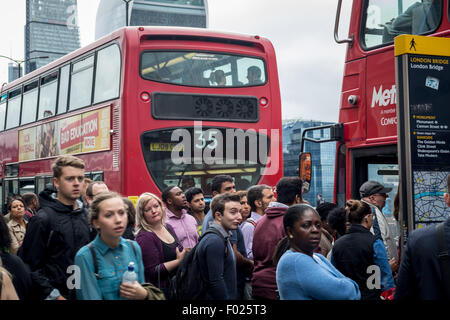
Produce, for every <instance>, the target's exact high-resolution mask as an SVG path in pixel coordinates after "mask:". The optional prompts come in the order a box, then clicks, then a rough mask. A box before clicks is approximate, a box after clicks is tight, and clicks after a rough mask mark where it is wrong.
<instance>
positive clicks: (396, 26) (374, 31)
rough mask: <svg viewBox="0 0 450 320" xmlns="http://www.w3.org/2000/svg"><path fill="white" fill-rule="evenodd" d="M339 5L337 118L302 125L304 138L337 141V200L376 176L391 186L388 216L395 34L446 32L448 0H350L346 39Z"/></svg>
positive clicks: (392, 180) (394, 181)
mask: <svg viewBox="0 0 450 320" xmlns="http://www.w3.org/2000/svg"><path fill="white" fill-rule="evenodd" d="M341 5H342V1H339V2H338V10H337V15H336V22H335V30H334V32H335V40H336V42H338V43H347V53H346V58H345V66H344V74H343V81H342V91H341V100H340V106H339V121H338V123H337V124H336V125H333V126H326V127H323V128H311V129H307V130H305V132H304V137H305V139H304V142H305V143H306V142H308V141H312V142H324V143H325V142H326V143H336V144H337V145H336V150H337V152H336V168H335V188H334V190H335V199H334V200H335V202H337V203H338V204H339V205H340V206H343V205H344V203H345V200H347V199H359V198H360V195H359V188H360V186H361V185H362V184H363V183H364V182H365V181H367V180H376V181H379V182H381V183H382V184H383V185H385V186H387V187H392V191H391V193H390V194H389V198H388V199H387V204H386V206H385V207H384V208H383V212H384V213H385V215H386V216H388V217H392V213H393V210H394V199H395V196H396V194H397V190H398V183H399V178H398V177H399V175H398V154H397V152H398V151H397V109H396V103H397V94H398V93H397V89H396V82H395V59H394V38H395V37H396V36H398V35H401V34H413V35H416V34H417V35H418V34H420V35H426V36H433V37H449V36H450V22H449V19H450V18H449V17H450V15H449V14H450V7H449V1H443V0H424V1H416V0H398V1H391V0H354V1H353V2H352V5H351V14H350V19H349V31H348V37H347V38H345V39H340V35H339V30H338V29H339V25H340V22H341V21H340V16H341ZM315 130H322V131H324V130H325V131H326V130H328V131H326V134H325V135H324V137H325V139H313V138H311V137H312V136H314V134H312V133H309V131H315ZM316 136H317V135H316ZM330 141H337V142H330ZM304 157H305V155H304ZM312 161H314V159H312ZM304 167H305V164H303V168H304ZM403 219H408V216H407V215H406V214H405V215H403ZM391 221H392V226H393V227H394V228H395V226H396V223H394V221H393V218H392V220H391ZM408 226H409V228H413V227H414V226H413V225H412V223H409V225H408ZM399 233H400V232H399ZM399 233H398V234H399Z"/></svg>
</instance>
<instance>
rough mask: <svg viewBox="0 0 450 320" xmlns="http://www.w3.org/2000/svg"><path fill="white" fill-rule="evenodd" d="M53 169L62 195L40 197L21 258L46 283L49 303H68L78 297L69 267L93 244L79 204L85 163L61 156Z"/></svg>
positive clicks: (49, 191) (86, 221) (58, 192)
mask: <svg viewBox="0 0 450 320" xmlns="http://www.w3.org/2000/svg"><path fill="white" fill-rule="evenodd" d="M52 169H53V183H54V185H55V187H56V188H57V190H58V191H57V193H53V191H52V190H51V189H44V191H42V192H41V193H40V194H39V197H40V200H41V201H40V203H41V209H40V210H39V211H38V212H37V214H36V215H35V216H34V217H33V218H31V220H30V222H29V223H28V225H27V232H26V235H25V238H24V241H23V245H22V247H21V249H20V251H19V255H20V256H21V258H22V259H23V261H24V262H25V263H27V264H28V265H29V266H30V268H31V270H32V271H36V272H38V273H39V274H40V275H41V277H42V279H45V283H44V284H42V285H43V286H45V287H46V290H45V291H46V292H45V293H46V295H47V298H46V299H48V300H55V299H58V300H64V299H69V298H73V297H74V294H73V292H74V290H72V289H73V288H70V287H71V285H73V284H72V283H68V282H70V281H68V277H69V276H70V275H72V274H71V272H70V268H69V270H68V267H69V266H72V265H74V258H75V254H76V253H77V251H78V250H79V249H80V248H81V247H82V246H84V245H86V244H88V242H89V225H88V219H87V215H88V212H87V210H86V209H85V208H84V207H83V203H82V202H81V201H79V200H78V198H79V197H80V194H81V189H82V186H83V179H84V162H83V161H82V160H81V159H79V158H76V157H74V156H67V155H66V156H60V157H58V158H57V159H56V160H55V162H54V163H53V165H52ZM75 278H76V277H75Z"/></svg>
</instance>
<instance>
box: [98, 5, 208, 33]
mask: <svg viewBox="0 0 450 320" xmlns="http://www.w3.org/2000/svg"><path fill="white" fill-rule="evenodd" d="M127 2H129V3H128V18H129V19H128V25H129V26H179V27H197V28H206V27H207V26H208V18H207V12H208V8H207V0H134V1H127V0H101V2H100V4H99V6H98V9H97V20H96V26H95V39H99V38H101V37H103V36H105V35H107V34H109V33H111V32H113V31H114V30H116V29H118V28H121V27H124V26H125V25H126V12H127Z"/></svg>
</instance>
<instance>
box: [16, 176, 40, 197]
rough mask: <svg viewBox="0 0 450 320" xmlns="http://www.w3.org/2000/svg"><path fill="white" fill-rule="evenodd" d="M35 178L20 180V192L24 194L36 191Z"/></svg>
mask: <svg viewBox="0 0 450 320" xmlns="http://www.w3.org/2000/svg"><path fill="white" fill-rule="evenodd" d="M35 191H36V187H35V180H34V178H33V179H21V180H19V194H20V195H24V194H25V193H29V192H32V193H35Z"/></svg>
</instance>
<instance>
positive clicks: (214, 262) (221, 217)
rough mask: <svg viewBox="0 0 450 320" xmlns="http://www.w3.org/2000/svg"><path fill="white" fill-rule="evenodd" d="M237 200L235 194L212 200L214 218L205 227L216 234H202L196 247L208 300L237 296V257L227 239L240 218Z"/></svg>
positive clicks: (227, 298)
mask: <svg viewBox="0 0 450 320" xmlns="http://www.w3.org/2000/svg"><path fill="white" fill-rule="evenodd" d="M239 201H240V197H239V195H237V194H235V193H225V194H219V195H217V196H215V197H214V198H213V199H212V201H211V211H212V212H213V213H214V215H213V216H214V220H213V221H212V222H211V224H209V228H208V229H215V233H208V234H205V236H204V238H203V239H202V240H201V241H200V242H199V243H198V247H197V253H198V255H199V261H200V271H201V273H202V277H203V278H204V279H206V280H207V283H208V284H209V286H208V291H207V293H206V297H205V298H206V299H208V300H209V299H213V300H236V299H238V288H237V279H236V277H237V275H236V257H235V254H234V251H233V248H232V246H231V243H230V240H229V238H230V235H231V232H230V231H231V230H236V229H237V228H238V226H239V223H240V222H241V219H242V216H241V213H240V209H241V204H240V202H239ZM224 240H225V241H224Z"/></svg>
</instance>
